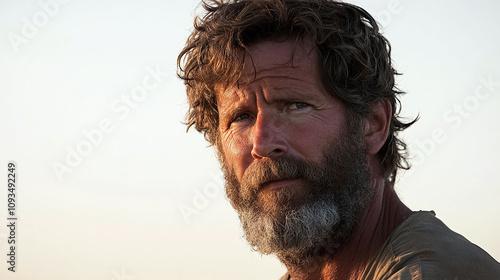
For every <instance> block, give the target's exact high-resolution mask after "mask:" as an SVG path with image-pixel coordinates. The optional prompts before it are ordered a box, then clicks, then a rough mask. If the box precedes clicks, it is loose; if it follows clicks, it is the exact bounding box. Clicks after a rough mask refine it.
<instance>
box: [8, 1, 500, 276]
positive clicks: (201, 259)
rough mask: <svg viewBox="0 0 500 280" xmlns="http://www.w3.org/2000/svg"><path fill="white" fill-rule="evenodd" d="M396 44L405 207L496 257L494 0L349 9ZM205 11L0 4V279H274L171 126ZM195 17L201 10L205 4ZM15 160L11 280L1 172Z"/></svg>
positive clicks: (215, 176)
mask: <svg viewBox="0 0 500 280" xmlns="http://www.w3.org/2000/svg"><path fill="white" fill-rule="evenodd" d="M352 3H354V4H358V5H360V6H362V7H364V8H365V9H366V10H367V11H368V12H370V13H371V14H372V15H374V16H375V18H376V19H377V20H378V21H379V22H380V23H381V25H382V26H383V30H384V34H385V36H386V37H387V38H388V39H389V41H390V42H391V45H392V48H393V52H392V54H393V60H394V64H395V67H396V69H397V70H398V71H400V72H401V73H403V75H402V76H399V77H398V79H397V82H398V85H399V87H400V88H401V89H402V90H404V91H406V92H408V94H407V95H405V96H404V97H403V98H402V103H403V111H402V113H403V115H404V116H407V117H408V118H414V117H415V116H416V115H418V114H419V115H420V117H421V119H420V121H418V122H417V123H416V124H415V125H414V126H413V127H411V128H410V129H408V130H407V131H406V132H404V134H402V136H403V138H404V139H405V140H406V141H407V142H408V143H409V147H410V151H411V153H412V155H413V165H414V167H413V169H412V171H410V172H406V173H403V174H401V177H400V179H399V180H398V182H397V184H396V190H397V192H398V193H399V194H400V196H401V198H402V200H403V201H404V202H405V203H406V204H407V205H408V206H409V207H410V208H412V209H413V210H434V211H435V212H436V213H437V216H438V218H440V219H442V220H443V221H444V222H445V223H446V224H447V225H448V226H449V227H450V228H452V229H453V230H455V231H457V232H459V233H461V234H462V235H464V236H465V237H466V238H468V239H469V240H471V241H472V242H474V243H476V244H478V245H479V246H481V247H482V248H484V249H485V250H486V251H488V252H489V253H490V254H491V255H492V256H493V257H494V258H496V259H497V260H498V259H500V242H499V241H498V236H499V232H500V222H499V221H500V203H499V201H500V189H499V182H498V172H499V171H500V149H499V148H498V142H499V141H500V131H499V129H498V128H499V119H500V112H499V111H498V108H499V105H500V68H499V67H498V63H499V62H500V52H498V50H499V49H500V33H499V32H498V31H497V25H498V19H497V14H498V12H500V2H496V1H493V0H490V1H487V0H481V1H476V2H474V4H471V2H470V1H463V0H461V1H439V2H438V1H396V0H389V1H368V0H364V1H361V0H359V1H353V2H352ZM197 4H198V1H160V0H145V1H140V2H139V1H127V0H121V1H118V0H110V1H96V0H87V1H82V0H65V1H62V0H61V1H55V0H40V1H24V0H19V1H7V0H0V131H1V137H0V163H1V164H0V166H3V168H4V171H0V174H4V175H2V178H4V179H3V180H1V181H2V182H3V183H0V225H3V224H4V225H3V226H0V278H1V279H7V280H17V279H22V280H38V279H40V280H43V279H51V280H67V279H71V280H88V279H95V280H131V279H135V280H157V279H236V278H237V279H278V278H279V277H280V276H281V275H282V274H283V273H284V272H285V268H284V267H283V266H282V265H281V264H280V263H279V262H278V261H277V260H276V259H275V258H274V257H269V256H260V255H259V254H258V253H256V252H252V251H251V250H250V248H249V246H248V245H247V244H246V242H245V241H244V239H243V238H242V231H241V229H240V226H239V221H238V219H237V215H236V214H235V212H234V211H233V209H232V208H231V206H230V205H229V203H228V202H227V201H226V200H225V198H224V191H223V187H222V185H223V184H222V179H221V173H220V171H219V166H218V163H217V161H216V158H215V156H214V153H213V151H212V149H210V148H209V147H208V145H207V143H206V142H205V141H204V140H203V137H202V136H201V135H199V134H198V133H196V132H195V131H194V130H193V131H190V132H189V133H186V132H185V131H186V127H185V126H184V125H183V124H182V121H183V118H184V114H185V112H186V110H187V102H186V97H185V89H184V86H183V84H182V82H181V81H180V80H179V79H178V78H177V77H176V75H175V73H176V58H177V55H178V53H179V52H180V50H181V49H182V47H183V45H184V42H185V40H186V38H187V36H188V34H189V32H190V31H191V29H192V22H193V17H194V15H195V14H196V13H195V9H196V7H197ZM198 11H200V9H199V8H198ZM9 161H15V162H16V164H17V176H18V181H17V189H16V190H17V198H18V203H17V206H16V207H17V208H16V211H17V212H16V214H17V217H18V221H17V234H16V238H17V247H16V248H17V252H16V272H15V273H12V272H10V271H8V270H7V267H8V264H7V263H6V261H7V256H6V254H7V249H8V244H7V238H8V228H7V226H6V225H7V176H6V174H7V163H8V162H9Z"/></svg>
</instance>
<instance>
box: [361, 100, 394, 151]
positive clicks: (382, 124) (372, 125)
mask: <svg viewBox="0 0 500 280" xmlns="http://www.w3.org/2000/svg"><path fill="white" fill-rule="evenodd" d="M391 116H392V106H391V103H390V102H389V100H383V99H381V100H377V101H376V102H375V103H374V104H373V105H372V108H371V115H370V116H368V117H367V118H366V120H365V143H366V149H367V152H368V154H369V155H375V154H377V153H378V151H380V149H381V148H382V146H383V145H384V143H385V140H387V136H388V134H389V128H390V124H391Z"/></svg>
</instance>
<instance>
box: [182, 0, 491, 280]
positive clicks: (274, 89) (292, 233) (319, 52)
mask: <svg viewBox="0 0 500 280" xmlns="http://www.w3.org/2000/svg"><path fill="white" fill-rule="evenodd" d="M204 7H205V9H206V10H207V14H206V15H204V16H203V17H202V18H198V19H197V20H196V22H195V30H194V31H193V33H192V34H191V36H190V38H189V39H188V41H187V44H186V47H185V48H184V50H183V51H182V52H181V54H180V55H179V60H178V62H179V69H180V70H179V76H180V77H181V78H182V79H184V80H185V83H186V85H187V95H188V100H189V104H190V109H189V112H188V115H187V122H188V125H189V127H191V126H194V127H195V128H196V129H197V130H198V131H200V132H203V133H204V135H205V137H206V139H207V140H208V141H209V142H210V143H211V144H212V145H214V146H215V148H216V150H217V152H218V155H219V160H220V162H221V165H222V169H223V172H224V175H225V179H226V193H227V196H228V198H229V200H230V201H231V203H232V205H233V207H234V208H235V210H236V211H237V212H238V214H239V217H240V220H241V223H242V226H243V229H244V232H245V237H246V239H247V240H248V242H249V243H250V245H251V246H252V247H253V248H254V249H256V250H258V251H259V252H261V253H263V254H275V255H276V256H277V257H278V258H279V259H280V261H281V262H283V263H284V264H285V265H286V267H287V269H288V273H287V274H286V275H285V276H284V277H283V279H499V278H500V264H499V263H498V262H496V261H495V260H494V259H493V258H492V257H491V256H489V255H488V254H487V253H486V252H484V251H483V250H482V249H481V248H479V247H477V246H476V245H474V244H472V243H470V242H469V241H467V240H466V239H465V238H463V237H462V236H460V235H458V234H456V233H454V232H453V231H451V230H449V229H448V228H447V227H446V226H445V225H444V224H443V223H442V222H441V221H440V220H438V219H437V218H435V216H434V213H433V212H413V211H411V210H410V209H408V208H407V207H406V206H405V205H404V204H403V203H402V202H401V201H400V199H399V198H398V196H397V195H396V193H395V191H394V182H395V179H396V175H397V170H398V168H402V169H408V168H409V165H408V163H407V161H406V145H405V143H404V142H403V141H402V140H401V139H399V138H398V137H397V133H398V132H399V131H402V130H404V129H406V128H407V127H409V126H410V125H412V124H413V123H414V122H415V121H416V120H414V121H412V122H409V123H405V122H403V121H402V120H401V119H400V118H399V115H398V113H399V107H398V104H399V100H398V95H399V94H401V92H400V91H399V90H398V89H397V88H396V87H395V84H394V76H395V75H396V74H397V73H396V71H395V70H394V69H393V67H392V65H391V58H390V46H389V43H388V42H387V40H386V39H385V38H384V37H383V36H382V35H381V34H380V33H379V30H378V27H377V24H376V22H375V20H374V19H373V18H372V17H371V16H370V15H369V14H368V13H367V12H366V11H364V10H363V9H361V8H359V7H357V6H354V5H350V4H346V3H341V2H333V1H329V0H309V1H306V0H242V1H230V2H221V3H220V2H214V3H204Z"/></svg>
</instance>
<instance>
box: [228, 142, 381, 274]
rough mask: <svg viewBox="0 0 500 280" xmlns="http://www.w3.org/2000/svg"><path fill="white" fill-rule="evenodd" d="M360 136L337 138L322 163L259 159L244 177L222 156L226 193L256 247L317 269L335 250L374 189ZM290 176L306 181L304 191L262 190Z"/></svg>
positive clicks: (295, 264) (288, 158) (301, 266)
mask: <svg viewBox="0 0 500 280" xmlns="http://www.w3.org/2000/svg"><path fill="white" fill-rule="evenodd" d="M358 135H359V134H357V133H355V134H352V133H350V134H348V135H346V137H341V138H339V139H337V140H336V141H332V143H330V145H329V146H328V147H327V148H326V149H325V151H323V153H324V155H323V159H322V161H321V162H320V163H319V164H318V163H313V162H309V161H306V160H304V159H299V158H296V157H291V156H288V155H284V156H280V157H276V158H270V159H265V160H261V161H258V162H257V161H256V162H254V163H253V164H252V165H251V166H250V167H249V168H248V169H247V170H246V172H245V174H244V177H243V179H242V180H241V182H239V181H238V179H237V177H236V175H235V172H234V170H233V169H232V168H230V167H229V166H228V165H227V164H226V163H225V162H224V161H222V167H223V172H224V176H225V179H226V193H227V196H228V198H229V200H230V202H231V203H232V205H233V207H234V208H235V209H236V211H237V212H238V215H239V218H240V221H241V224H242V227H243V230H244V233H245V238H246V239H247V241H248V242H249V244H250V245H251V246H252V248H253V249H254V250H256V251H259V252H260V253H262V254H266V255H267V254H275V255H276V256H277V257H278V258H279V259H280V260H281V261H282V262H283V263H284V264H286V265H287V266H288V265H290V266H293V267H295V268H298V269H308V268H312V267H314V266H316V265H317V264H319V263H321V262H323V261H324V260H326V259H328V258H330V257H331V256H332V255H333V254H335V252H336V251H337V249H338V247H339V246H340V245H341V244H342V243H343V242H344V241H345V240H346V238H348V237H349V235H350V233H351V231H352V230H353V228H354V227H355V226H356V223H357V221H358V219H359V215H360V213H361V211H362V210H363V209H364V207H365V204H366V203H367V202H368V201H369V200H370V198H371V197H372V193H373V190H372V188H371V186H370V172H369V169H368V166H367V162H366V153H365V149H364V146H363V144H362V141H361V139H362V138H361V137H360V136H358ZM290 178H293V179H301V181H302V182H305V184H304V185H303V186H302V188H299V190H297V188H283V189H280V190H277V191H271V192H267V193H266V194H265V195H263V194H262V192H261V186H262V183H264V182H267V181H270V180H278V179H290ZM304 192H305V194H304ZM269 201H271V203H269ZM266 202H268V203H267V204H266ZM269 204H271V205H272V207H269ZM266 205H267V206H266Z"/></svg>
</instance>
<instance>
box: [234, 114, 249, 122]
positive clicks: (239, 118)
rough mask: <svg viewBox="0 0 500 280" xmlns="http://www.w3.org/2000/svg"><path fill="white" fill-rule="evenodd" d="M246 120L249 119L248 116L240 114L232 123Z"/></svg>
mask: <svg viewBox="0 0 500 280" xmlns="http://www.w3.org/2000/svg"><path fill="white" fill-rule="evenodd" d="M248 118H250V115H249V114H241V115H239V116H237V117H236V118H234V120H233V122H238V121H242V120H246V119H248Z"/></svg>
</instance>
